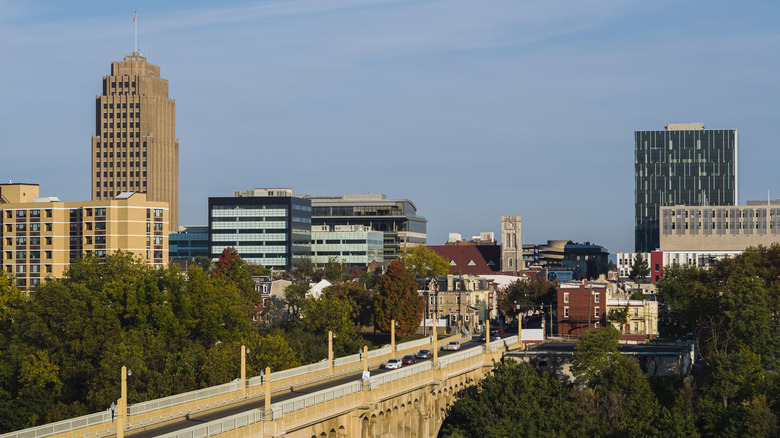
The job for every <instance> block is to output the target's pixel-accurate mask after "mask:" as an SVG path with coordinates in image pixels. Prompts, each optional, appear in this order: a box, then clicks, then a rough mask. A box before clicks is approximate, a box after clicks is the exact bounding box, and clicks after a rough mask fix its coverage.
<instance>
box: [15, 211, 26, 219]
mask: <svg viewBox="0 0 780 438" xmlns="http://www.w3.org/2000/svg"><path fill="white" fill-rule="evenodd" d="M16 217H17V218H23V217H27V210H16Z"/></svg>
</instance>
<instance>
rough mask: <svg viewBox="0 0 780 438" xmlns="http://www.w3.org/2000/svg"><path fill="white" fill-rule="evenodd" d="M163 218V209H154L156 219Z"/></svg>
mask: <svg viewBox="0 0 780 438" xmlns="http://www.w3.org/2000/svg"><path fill="white" fill-rule="evenodd" d="M162 216H163V211H162V208H155V209H154V217H162Z"/></svg>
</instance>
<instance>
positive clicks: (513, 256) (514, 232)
mask: <svg viewBox="0 0 780 438" xmlns="http://www.w3.org/2000/svg"><path fill="white" fill-rule="evenodd" d="M524 267H525V266H524V264H523V243H522V241H521V239H520V216H519V215H518V216H504V215H502V216H501V270H502V271H504V272H512V271H522V270H523V268H524Z"/></svg>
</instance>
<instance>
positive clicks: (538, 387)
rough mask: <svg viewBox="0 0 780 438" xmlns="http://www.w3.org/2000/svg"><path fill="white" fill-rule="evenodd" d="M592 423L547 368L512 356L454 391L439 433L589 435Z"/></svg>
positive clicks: (471, 435) (454, 435)
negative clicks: (474, 382) (473, 383)
mask: <svg viewBox="0 0 780 438" xmlns="http://www.w3.org/2000/svg"><path fill="white" fill-rule="evenodd" d="M589 435H591V436H592V435H593V430H592V423H591V421H590V418H588V416H587V414H586V413H585V412H584V411H583V410H582V409H581V408H580V407H579V406H577V405H576V404H575V403H574V402H573V401H572V399H571V397H570V391H569V390H568V388H566V387H565V386H563V384H562V383H561V382H560V380H558V378H557V377H555V376H554V375H553V374H551V373H547V372H540V371H537V370H536V369H534V368H532V367H531V366H529V365H526V364H518V363H517V362H514V361H507V362H504V363H496V364H495V368H494V369H493V371H492V373H491V374H490V375H489V376H487V377H486V378H485V379H484V380H482V381H481V382H480V383H479V386H471V387H468V388H466V389H465V390H463V391H461V392H460V393H458V394H457V399H456V401H455V403H453V404H452V406H450V407H449V408H448V409H447V417H446V419H445V420H444V424H443V425H442V432H441V435H440V436H445V437H457V436H470V437H476V436H479V437H510V436H511V437H524V436H552V437H565V436H589Z"/></svg>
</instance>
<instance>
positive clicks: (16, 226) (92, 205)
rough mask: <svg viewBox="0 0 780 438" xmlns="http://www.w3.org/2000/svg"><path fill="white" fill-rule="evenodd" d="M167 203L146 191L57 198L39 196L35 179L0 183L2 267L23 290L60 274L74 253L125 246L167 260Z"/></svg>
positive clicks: (149, 259) (143, 256)
mask: <svg viewBox="0 0 780 438" xmlns="http://www.w3.org/2000/svg"><path fill="white" fill-rule="evenodd" d="M168 214H169V210H168V204H167V203H165V202H149V201H147V200H146V194H145V193H134V192H123V193H120V194H119V196H117V197H116V198H114V199H107V200H100V201H83V202H61V201H60V200H59V199H58V198H56V197H43V198H42V197H39V187H38V184H10V183H9V184H0V242H2V243H1V244H0V247H1V248H2V265H3V268H4V269H5V271H6V272H7V273H9V274H11V275H13V277H14V278H15V279H16V284H17V285H18V286H19V288H20V289H21V290H23V291H30V290H31V289H32V288H33V287H34V286H35V285H37V284H38V283H40V281H41V279H42V278H45V277H60V276H62V275H63V273H64V272H65V269H67V268H68V266H69V265H70V264H71V263H72V262H73V261H74V260H76V259H78V258H79V257H81V256H83V255H85V254H93V255H96V256H98V257H104V256H106V255H107V254H110V253H113V252H116V251H120V250H122V251H128V252H131V253H133V255H134V256H135V257H136V258H138V259H140V260H142V261H144V262H146V263H148V264H150V265H153V266H156V267H162V266H165V265H167V264H168Z"/></svg>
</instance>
